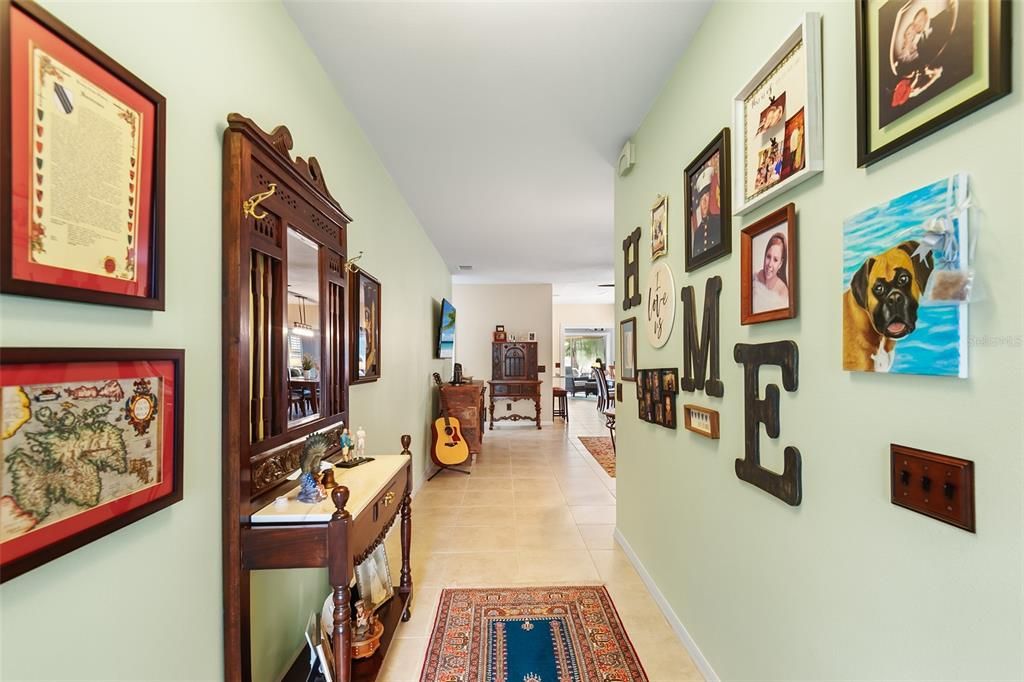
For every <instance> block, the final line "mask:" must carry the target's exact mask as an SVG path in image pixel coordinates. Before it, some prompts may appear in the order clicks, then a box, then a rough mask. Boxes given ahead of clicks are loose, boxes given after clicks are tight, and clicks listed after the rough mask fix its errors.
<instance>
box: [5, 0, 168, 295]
mask: <svg viewBox="0 0 1024 682" xmlns="http://www.w3.org/2000/svg"><path fill="white" fill-rule="evenodd" d="M14 12H20V13H22V14H24V15H25V16H26V17H27V18H28V19H29V21H31V22H34V23H35V24H36V25H38V27H40V28H41V29H43V30H45V31H47V32H49V33H51V34H53V36H55V38H56V39H57V40H59V41H61V42H63V43H64V44H66V45H67V47H68V48H69V49H71V50H74V51H76V52H77V53H78V54H80V55H81V57H82V58H83V60H85V61H88V62H91V63H92V64H94V65H95V66H97V67H98V68H100V69H102V70H104V71H105V72H106V73H107V74H109V75H110V76H111V77H112V78H113V79H116V80H117V81H119V82H120V83H122V84H123V85H125V86H126V87H127V88H129V89H131V90H132V91H134V93H135V94H137V95H138V96H139V97H140V98H142V99H144V100H146V101H147V102H148V103H149V104H151V105H152V106H153V112H154V117H153V118H154V120H153V131H152V136H151V139H150V140H149V142H150V143H151V144H150V145H147V144H146V135H143V137H142V139H143V145H144V149H143V153H144V156H143V157H142V158H143V159H145V158H149V159H150V160H151V162H152V167H151V173H152V174H151V178H150V180H149V183H148V193H149V210H148V211H145V212H143V211H139V215H138V217H137V219H138V221H139V224H138V226H137V230H136V232H135V235H136V241H137V243H140V244H141V243H142V238H141V237H140V235H141V233H142V232H143V230H148V237H147V239H148V245H147V246H146V248H145V253H146V263H147V273H146V275H145V277H144V278H143V277H141V276H140V284H143V283H144V285H145V289H146V295H144V296H140V295H136V294H131V293H118V292H111V291H102V290H97V289H91V288H86V287H85V286H83V285H82V284H81V283H80V282H75V283H74V284H58V283H50V282H40V281H34V280H32V279H25V278H23V277H18V276H16V275H15V264H14V249H13V248H12V247H13V243H14V238H15V235H16V233H17V232H16V231H22V230H24V231H27V230H28V226H27V225H22V226H16V225H14V210H13V203H14V195H13V186H14V178H13V176H14V171H15V168H14V162H15V159H14V153H13V151H12V148H13V142H14V137H13V136H14V135H15V134H25V135H31V120H30V121H29V123H30V125H29V129H28V130H21V131H15V130H13V120H12V118H13V117H12V98H13V93H12V73H11V70H12V68H13V65H11V64H10V63H9V62H10V60H9V59H8V57H9V56H10V55H11V48H12V43H11V40H12V36H11V32H12V21H11V17H12V14H13V13H14ZM0 54H3V55H5V58H4V66H3V68H0V167H2V172H0V251H3V256H2V257H0V292H3V293H7V294H18V295H21V296H35V297H41V298H53V299H61V300H67V301H78V302H82V303H95V304H100V305H113V306H122V307H128V308H142V309H145V310H164V308H165V298H166V290H165V285H164V277H165V267H164V252H165V249H164V244H165V235H164V228H165V225H164V206H165V202H166V198H165V175H166V173H165V166H166V129H167V121H166V118H167V111H166V99H165V98H164V96H163V95H161V94H160V93H159V92H157V91H156V90H154V89H153V88H152V87H150V86H149V85H147V84H146V83H144V82H143V81H142V80H141V79H140V78H138V77H137V76H136V75H135V74H133V73H132V72H131V71H129V70H128V69H126V68H125V67H124V66H122V65H121V64H119V63H118V62H116V61H114V60H113V59H112V58H111V57H110V56H109V55H107V54H106V53H104V52H103V51H101V50H100V49H99V48H97V47H96V46H95V45H93V44H92V43H90V42H89V41H88V40H86V39H85V38H84V37H82V36H81V35H79V34H78V33H76V32H75V31H74V30H72V29H71V28H69V27H68V26H67V25H66V24H64V23H63V22H61V21H60V20H59V19H57V18H56V17H55V16H53V15H52V14H50V13H49V12H47V11H46V10H44V9H43V8H42V7H40V6H39V5H38V4H36V3H34V2H32V1H31V0H0ZM141 165H142V164H140V166H141ZM139 184H140V185H141V184H142V180H141V176H140V181H139ZM29 186H30V187H31V183H29ZM139 193H140V195H142V194H143V189H142V188H141V187H140V188H139ZM139 206H142V199H140V202H139ZM26 213H27V211H26ZM147 220H148V223H149V224H148V225H145V224H144V221H147ZM140 250H141V248H140ZM54 270H56V268H54ZM69 272H73V271H69ZM55 276H56V275H55Z"/></svg>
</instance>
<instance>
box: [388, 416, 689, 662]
mask: <svg viewBox="0 0 1024 682" xmlns="http://www.w3.org/2000/svg"><path fill="white" fill-rule="evenodd" d="M569 406H570V407H569V410H570V423H569V426H568V427H566V426H565V425H564V424H563V423H562V421H561V419H559V420H556V421H555V423H554V424H551V423H545V424H544V425H543V426H544V428H543V429H542V430H541V431H537V430H536V429H534V428H530V427H528V426H503V427H496V430H494V431H488V432H487V433H486V435H485V437H484V444H483V452H482V453H481V454H480V455H479V456H478V458H477V463H476V464H475V465H474V466H473V473H472V475H471V476H464V475H462V474H458V473H449V472H443V473H442V474H439V475H438V476H437V477H436V478H434V480H432V481H429V482H427V483H425V484H424V485H423V486H422V487H421V488H420V490H419V492H418V493H417V494H416V495H415V497H414V498H413V552H412V566H413V584H414V586H415V596H414V601H413V605H414V606H413V616H412V619H411V620H410V621H409V622H408V623H406V624H405V625H403V626H402V627H401V628H400V630H399V632H398V634H397V639H396V640H395V641H394V642H393V644H392V650H391V651H390V652H389V653H388V657H387V659H386V663H385V669H384V672H383V676H382V679H384V680H386V681H387V682H409V681H414V680H418V679H419V675H420V668H421V665H422V663H423V658H424V654H425V651H426V647H427V642H428V638H429V636H430V630H431V627H432V625H433V619H434V614H435V611H436V608H437V603H438V599H439V597H440V594H441V589H442V588H443V587H494V586H506V585H517V584H521V585H552V584H596V583H603V584H604V585H606V586H607V588H608V591H609V593H610V594H611V596H612V599H613V600H614V602H615V607H616V608H617V609H618V612H619V616H620V617H621V618H622V621H623V623H624V624H625V626H626V631H627V632H628V634H629V637H630V639H631V640H632V642H633V645H634V647H635V648H636V650H637V653H638V655H639V657H640V660H641V662H642V664H643V666H644V669H645V670H646V671H647V674H648V676H649V677H650V679H651V680H652V682H653V681H658V682H669V681H673V682H675V681H680V680H700V679H702V678H701V676H700V673H699V672H698V671H697V669H696V668H695V667H694V665H693V663H692V661H691V660H690V658H689V656H688V655H687V653H686V650H685V649H684V648H683V646H682V644H681V643H680V641H679V639H678V638H677V637H676V635H675V633H673V632H672V630H671V628H670V627H669V625H668V622H667V621H666V620H665V618H664V617H663V616H662V614H661V611H660V610H659V609H658V607H657V605H656V604H655V602H654V600H653V599H652V598H651V596H650V594H649V593H648V592H647V589H646V587H645V586H644V584H643V582H642V581H641V579H640V577H639V576H638V575H637V573H636V571H635V570H634V569H633V567H632V565H631V564H630V563H629V560H628V559H627V558H626V556H625V554H623V552H622V550H621V549H619V548H618V546H617V545H616V544H615V541H614V539H613V537H612V534H613V532H614V529H615V479H613V478H611V477H609V476H608V475H607V474H606V473H605V472H604V470H603V469H601V467H600V465H598V464H597V462H596V461H595V460H594V458H593V457H592V456H591V455H590V453H588V452H587V451H586V449H585V448H584V447H583V444H582V443H580V441H579V438H578V436H581V435H582V436H595V435H601V436H604V435H607V434H608V431H607V429H606V428H605V426H604V419H603V417H601V415H600V414H599V413H598V412H597V410H596V409H595V407H596V404H595V403H594V402H593V401H587V400H570V401H569ZM545 407H546V413H547V414H550V403H549V402H548V401H547V400H545ZM397 535H398V534H397V533H392V534H391V536H390V537H389V538H388V555H389V559H390V561H391V563H392V566H393V568H392V571H393V572H394V575H397V566H398V562H399V561H400V550H399V547H398V544H397V540H398V538H397Z"/></svg>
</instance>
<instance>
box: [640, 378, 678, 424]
mask: <svg viewBox="0 0 1024 682" xmlns="http://www.w3.org/2000/svg"><path fill="white" fill-rule="evenodd" d="M636 375H637V376H636V398H637V416H639V418H640V419H641V421H645V422H649V423H651V424H657V425H658V426H663V427H665V428H666V429H675V428H676V423H677V415H676V396H677V395H678V394H679V370H678V369H677V368H675V367H665V368H659V369H638V370H637V372H636Z"/></svg>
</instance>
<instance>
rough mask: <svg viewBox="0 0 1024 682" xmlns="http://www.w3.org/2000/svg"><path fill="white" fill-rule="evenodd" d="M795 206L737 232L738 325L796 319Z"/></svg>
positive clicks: (790, 206)
mask: <svg viewBox="0 0 1024 682" xmlns="http://www.w3.org/2000/svg"><path fill="white" fill-rule="evenodd" d="M796 254H797V250H796V206H795V205H794V204H792V203H790V204H786V205H785V206H783V207H782V208H780V209H779V210H777V211H775V212H773V213H769V214H768V215H766V216H765V217H764V218H762V219H761V220H758V221H757V222H756V223H754V224H753V225H750V226H749V227H745V228H743V230H742V231H741V232H740V282H741V284H740V324H757V323H759V322H771V321H772V320H788V319H791V318H794V317H796V285H797V282H796Z"/></svg>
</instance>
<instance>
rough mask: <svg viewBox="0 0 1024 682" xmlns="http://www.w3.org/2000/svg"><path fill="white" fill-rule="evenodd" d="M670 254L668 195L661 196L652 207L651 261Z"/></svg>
mask: <svg viewBox="0 0 1024 682" xmlns="http://www.w3.org/2000/svg"><path fill="white" fill-rule="evenodd" d="M666 253H668V195H665V194H659V195H658V198H657V199H656V200H655V201H654V205H653V206H651V260H652V261H654V260H657V259H658V258H660V257H661V256H664V255H665V254H666Z"/></svg>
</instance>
